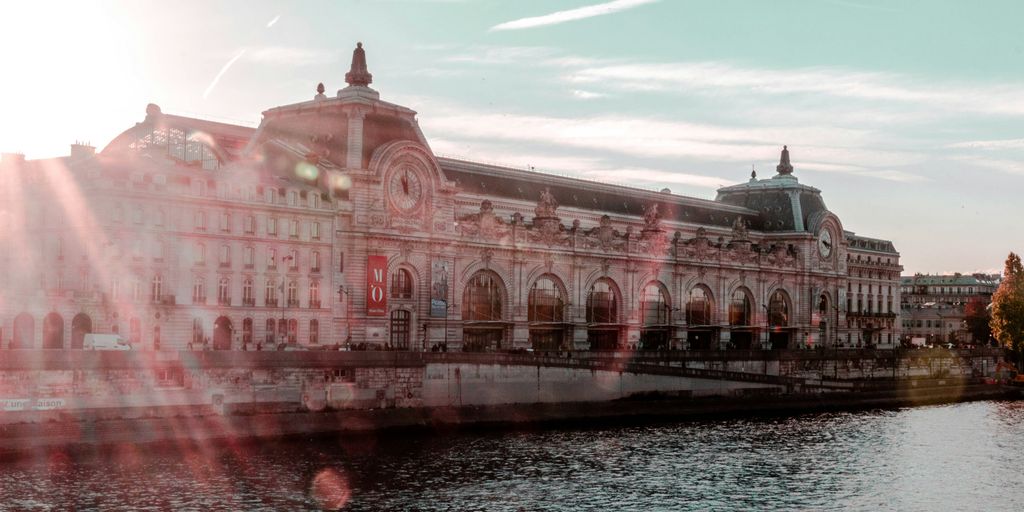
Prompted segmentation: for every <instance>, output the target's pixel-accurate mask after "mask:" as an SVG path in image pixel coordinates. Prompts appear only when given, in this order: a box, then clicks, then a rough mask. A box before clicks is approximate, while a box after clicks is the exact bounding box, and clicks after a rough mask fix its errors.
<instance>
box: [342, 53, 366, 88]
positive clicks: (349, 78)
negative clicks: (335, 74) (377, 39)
mask: <svg viewBox="0 0 1024 512" xmlns="http://www.w3.org/2000/svg"><path fill="white" fill-rule="evenodd" d="M345 82H347V83H348V84H349V85H352V86H358V87H366V86H368V85H370V84H371V83H372V82H373V75H371V74H370V72H369V71H367V69H366V51H365V50H363V43H362V42H358V43H356V49H355V50H352V67H351V68H350V69H349V70H348V73H345Z"/></svg>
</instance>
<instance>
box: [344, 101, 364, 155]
mask: <svg viewBox="0 0 1024 512" xmlns="http://www.w3.org/2000/svg"><path fill="white" fill-rule="evenodd" d="M365 117H366V111H365V110H362V109H358V108H357V109H354V110H352V112H350V113H349V116H348V157H347V158H346V159H345V167H347V168H349V169H360V168H362V166H363V118H365Z"/></svg>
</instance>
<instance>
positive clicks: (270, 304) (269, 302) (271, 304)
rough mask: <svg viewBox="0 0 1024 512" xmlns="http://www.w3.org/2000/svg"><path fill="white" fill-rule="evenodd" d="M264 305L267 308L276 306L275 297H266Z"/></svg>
mask: <svg viewBox="0 0 1024 512" xmlns="http://www.w3.org/2000/svg"><path fill="white" fill-rule="evenodd" d="M266 306H267V307H268V308H276V307H277V299H267V301H266Z"/></svg>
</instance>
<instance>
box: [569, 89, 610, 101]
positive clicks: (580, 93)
mask: <svg viewBox="0 0 1024 512" xmlns="http://www.w3.org/2000/svg"><path fill="white" fill-rule="evenodd" d="M572 96H573V97H574V98H576V99H580V100H594V99H597V98H604V97H606V96H608V95H607V94H605V93H602V92H593V91H584V90H582V89H573V90H572Z"/></svg>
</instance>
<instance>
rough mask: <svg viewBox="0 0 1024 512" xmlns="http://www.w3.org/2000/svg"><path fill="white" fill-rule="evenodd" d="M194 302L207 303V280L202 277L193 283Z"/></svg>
mask: <svg viewBox="0 0 1024 512" xmlns="http://www.w3.org/2000/svg"><path fill="white" fill-rule="evenodd" d="M192 303H193V304H206V280H205V279H203V278H201V277H197V278H196V280H195V281H193V283H192Z"/></svg>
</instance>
